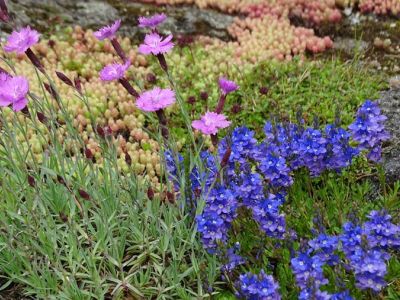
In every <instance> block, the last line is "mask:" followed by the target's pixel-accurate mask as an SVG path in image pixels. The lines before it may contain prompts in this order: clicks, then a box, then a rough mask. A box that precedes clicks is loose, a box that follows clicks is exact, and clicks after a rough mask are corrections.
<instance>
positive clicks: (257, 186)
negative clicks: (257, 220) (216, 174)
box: [232, 173, 264, 207]
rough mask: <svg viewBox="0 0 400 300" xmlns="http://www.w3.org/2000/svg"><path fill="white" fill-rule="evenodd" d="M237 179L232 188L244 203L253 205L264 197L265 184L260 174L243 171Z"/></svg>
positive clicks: (249, 205) (248, 205)
mask: <svg viewBox="0 0 400 300" xmlns="http://www.w3.org/2000/svg"><path fill="white" fill-rule="evenodd" d="M237 181H238V182H233V183H232V190H233V191H234V192H235V195H236V197H237V198H240V199H241V200H242V202H243V205H245V206H247V207H252V206H253V205H255V204H256V203H258V202H259V201H261V200H262V199H264V184H263V178H262V177H261V175H260V174H258V173H241V174H240V176H239V178H238V180H237Z"/></svg>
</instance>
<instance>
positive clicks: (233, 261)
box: [222, 242, 245, 273]
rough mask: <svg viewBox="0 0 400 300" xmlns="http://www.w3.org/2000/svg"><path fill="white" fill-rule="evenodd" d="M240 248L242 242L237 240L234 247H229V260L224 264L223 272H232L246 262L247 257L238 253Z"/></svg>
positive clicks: (227, 253)
mask: <svg viewBox="0 0 400 300" xmlns="http://www.w3.org/2000/svg"><path fill="white" fill-rule="evenodd" d="M239 250H240V243H239V242H236V243H235V245H234V247H233V248H229V249H228V250H227V251H226V254H225V257H226V261H227V262H226V263H225V264H224V265H223V266H222V271H223V272H227V273H230V272H232V271H233V270H234V269H235V268H236V267H237V266H239V265H242V264H244V263H245V259H244V258H243V257H242V256H240V255H238V254H237V252H238V251H239Z"/></svg>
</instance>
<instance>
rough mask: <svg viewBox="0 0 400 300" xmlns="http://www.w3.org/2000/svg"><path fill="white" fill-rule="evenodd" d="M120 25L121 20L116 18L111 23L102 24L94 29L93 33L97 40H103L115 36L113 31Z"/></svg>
mask: <svg viewBox="0 0 400 300" xmlns="http://www.w3.org/2000/svg"><path fill="white" fill-rule="evenodd" d="M120 26H121V20H117V21H115V22H114V24H112V25H108V26H104V27H102V28H100V29H99V30H97V31H95V32H94V33H93V35H94V36H95V37H96V38H97V39H98V40H99V41H102V40H105V39H110V40H111V39H113V38H114V37H115V33H116V32H117V30H118V29H119V27H120Z"/></svg>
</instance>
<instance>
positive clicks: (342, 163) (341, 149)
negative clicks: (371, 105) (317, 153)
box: [325, 125, 359, 171]
mask: <svg viewBox="0 0 400 300" xmlns="http://www.w3.org/2000/svg"><path fill="white" fill-rule="evenodd" d="M325 134H326V139H327V154H326V157H325V165H326V167H327V168H328V169H330V170H335V171H340V170H341V169H343V168H346V167H348V166H349V165H350V164H351V161H352V159H353V157H354V156H356V155H357V154H358V153H359V151H358V150H357V149H356V148H353V147H351V146H350V136H351V135H350V134H349V133H348V132H347V131H346V130H344V129H343V128H340V127H336V126H334V125H327V126H326V128H325Z"/></svg>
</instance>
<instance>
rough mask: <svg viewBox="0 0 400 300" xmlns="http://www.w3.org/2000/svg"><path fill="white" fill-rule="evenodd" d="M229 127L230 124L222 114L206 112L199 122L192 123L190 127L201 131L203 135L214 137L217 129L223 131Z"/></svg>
mask: <svg viewBox="0 0 400 300" xmlns="http://www.w3.org/2000/svg"><path fill="white" fill-rule="evenodd" d="M229 125H231V122H230V121H228V120H227V119H226V117H225V116H224V115H223V114H217V113H215V112H206V113H205V114H204V115H203V116H201V119H200V120H195V121H193V122H192V127H193V128H195V129H197V130H199V131H201V132H202V133H203V134H207V135H210V134H212V135H214V134H217V132H218V130H219V129H223V128H226V127H228V126H229Z"/></svg>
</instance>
